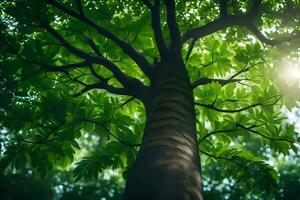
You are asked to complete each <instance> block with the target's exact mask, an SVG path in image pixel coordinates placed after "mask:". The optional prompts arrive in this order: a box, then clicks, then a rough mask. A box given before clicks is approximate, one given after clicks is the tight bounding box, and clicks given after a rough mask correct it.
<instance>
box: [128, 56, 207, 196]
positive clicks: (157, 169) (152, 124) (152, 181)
mask: <svg viewBox="0 0 300 200" xmlns="http://www.w3.org/2000/svg"><path fill="white" fill-rule="evenodd" d="M176 57H177V56H176ZM169 58H170V57H169ZM160 65H161V66H159V68H158V70H159V71H157V72H156V77H155V80H154V82H153V84H152V85H153V86H152V91H153V93H152V94H151V95H150V96H151V97H149V101H148V102H149V103H148V104H146V105H145V106H146V111H147V124H146V127H145V130H144V137H143V141H142V144H141V147H140V150H139V153H138V156H137V160H136V162H135V164H134V166H133V168H132V170H131V172H130V174H129V177H128V180H127V183H126V189H125V197H124V199H125V200H148V199H149V200H150V199H151V200H200V199H202V196H201V191H200V186H201V184H200V182H201V181H200V170H199V153H198V147H197V139H196V122H195V110H194V104H193V94H192V86H191V84H190V82H189V79H188V75H187V72H186V69H185V67H184V65H183V63H182V62H181V60H179V61H178V60H176V59H175V60H174V61H172V60H171V59H170V60H169V61H167V62H162V63H161V64H160Z"/></svg>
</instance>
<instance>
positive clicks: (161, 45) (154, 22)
mask: <svg viewBox="0 0 300 200" xmlns="http://www.w3.org/2000/svg"><path fill="white" fill-rule="evenodd" d="M142 1H143V3H144V4H145V5H146V6H147V7H148V8H149V10H150V11H151V26H152V30H153V33H154V37H155V42H156V46H157V48H158V51H159V54H160V57H161V58H162V57H164V56H165V55H166V51H167V47H166V44H165V41H164V38H163V34H162V30H161V25H160V0H155V2H154V5H152V4H151V3H150V2H149V1H148V0H142Z"/></svg>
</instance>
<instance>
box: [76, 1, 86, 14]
mask: <svg viewBox="0 0 300 200" xmlns="http://www.w3.org/2000/svg"><path fill="white" fill-rule="evenodd" d="M76 5H77V8H78V11H79V14H80V15H84V14H83V9H82V3H81V0H76Z"/></svg>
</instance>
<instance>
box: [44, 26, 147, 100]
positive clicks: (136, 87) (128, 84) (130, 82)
mask: <svg viewBox="0 0 300 200" xmlns="http://www.w3.org/2000/svg"><path fill="white" fill-rule="evenodd" d="M43 27H44V28H45V29H46V30H48V31H49V32H50V33H51V34H52V35H53V36H54V37H55V38H56V39H57V40H59V41H60V42H61V43H62V44H63V46H64V47H65V48H67V49H68V50H69V51H70V52H71V53H73V54H75V55H77V56H79V57H81V58H83V59H85V60H87V61H88V62H90V63H96V64H100V65H103V66H105V67H106V68H107V69H109V70H110V71H111V72H112V73H113V74H114V76H115V77H116V78H117V80H118V81H119V82H120V83H121V84H122V85H123V86H124V88H126V89H128V90H132V95H134V94H135V93H138V91H141V90H142V89H143V88H145V86H144V85H143V84H142V83H141V82H140V81H139V80H137V79H135V78H132V77H129V76H127V75H126V74H124V73H123V72H122V71H121V70H120V69H119V68H118V67H117V66H116V65H115V64H114V63H113V62H111V61H110V60H108V59H106V58H104V57H99V56H97V55H93V54H88V53H86V52H84V51H82V50H81V49H78V48H76V47H74V46H72V45H71V44H70V43H68V42H67V41H66V40H65V39H64V38H63V37H62V36H61V35H60V34H59V33H58V32H57V31H56V30H54V29H53V28H52V27H51V26H50V25H48V24H43ZM91 45H92V46H94V45H95V44H94V43H93V42H92V43H91ZM94 48H96V46H94ZM95 51H97V49H95ZM98 53H100V52H98ZM97 87H99V85H97V84H96V85H95V84H93V85H88V86H87V87H86V88H85V89H84V92H85V91H89V90H91V89H94V88H97ZM104 89H106V88H104ZM114 91H115V92H118V93H117V94H120V92H119V91H117V90H114ZM137 95H139V94H137ZM135 97H137V98H138V96H135Z"/></svg>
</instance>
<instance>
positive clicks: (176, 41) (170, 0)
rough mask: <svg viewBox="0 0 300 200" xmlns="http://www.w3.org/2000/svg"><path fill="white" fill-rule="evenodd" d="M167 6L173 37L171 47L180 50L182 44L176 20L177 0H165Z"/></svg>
mask: <svg viewBox="0 0 300 200" xmlns="http://www.w3.org/2000/svg"><path fill="white" fill-rule="evenodd" d="M165 4H166V7H167V24H168V27H169V32H170V37H171V45H170V47H171V48H174V49H175V51H179V48H180V46H181V38H180V31H179V27H178V24H177V21H176V8H175V0H165Z"/></svg>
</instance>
